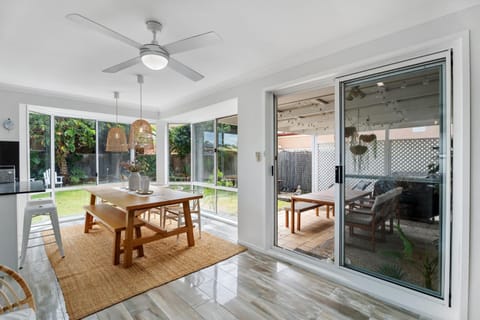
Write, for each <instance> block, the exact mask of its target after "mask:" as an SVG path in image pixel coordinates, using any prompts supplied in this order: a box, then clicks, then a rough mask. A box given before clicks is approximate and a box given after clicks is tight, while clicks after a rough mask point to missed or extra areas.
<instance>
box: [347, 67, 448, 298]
mask: <svg viewBox="0 0 480 320" xmlns="http://www.w3.org/2000/svg"><path fill="white" fill-rule="evenodd" d="M444 69H445V63H444V62H442V61H440V62H433V63H428V64H424V65H419V66H414V67H410V68H405V69H401V70H396V71H392V72H390V73H384V74H381V75H374V76H371V77H369V78H363V79H361V80H353V81H349V82H346V83H345V86H344V92H343V97H344V109H345V113H344V114H345V119H344V120H345V155H344V156H345V157H344V159H345V177H346V181H345V193H346V194H347V193H348V191H349V190H351V189H364V190H366V191H369V194H368V195H367V196H365V197H362V198H360V199H355V200H353V201H352V200H350V201H345V217H344V229H343V230H344V235H343V239H344V242H343V243H344V248H343V254H344V256H343V258H344V265H345V266H347V267H349V268H352V269H355V270H358V271H360V272H364V273H367V274H371V275H374V276H376V277H379V278H382V279H385V280H388V281H391V282H395V283H398V284H400V285H403V286H406V287H410V288H414V289H416V290H419V291H423V292H426V293H428V294H431V295H434V296H439V297H442V296H443V294H444V293H443V291H442V290H443V272H444V270H443V265H444V261H443V259H444V256H443V252H444V251H443V250H444V249H443V248H444V246H445V241H444V237H443V232H444V219H443V217H444V214H445V213H444V202H445V185H444V183H445V181H444V177H445V176H446V172H445V163H444V160H442V159H444V157H441V156H440V155H443V154H445V151H444V150H445V149H446V143H447V140H446V139H447V138H446V136H445V126H446V124H445V116H444V96H445V90H444V72H445V71H444Z"/></svg>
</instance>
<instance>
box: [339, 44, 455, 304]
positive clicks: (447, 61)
mask: <svg viewBox="0 0 480 320" xmlns="http://www.w3.org/2000/svg"><path fill="white" fill-rule="evenodd" d="M451 54H452V51H451V50H444V51H441V52H438V53H433V54H431V55H426V56H422V57H418V58H412V59H409V60H405V61H401V62H398V63H391V64H388V65H385V66H380V67H378V68H373V69H369V70H366V71H361V72H357V73H353V74H349V75H346V76H341V77H337V79H336V84H335V89H336V90H335V92H336V95H335V97H336V98H337V99H336V101H337V104H336V114H337V119H336V120H337V125H336V128H337V132H336V134H337V137H338V139H336V143H337V146H336V150H337V154H336V158H337V166H340V167H341V168H345V167H346V163H345V137H344V128H345V117H344V114H345V109H344V106H345V101H344V100H345V99H344V92H345V90H344V86H345V83H346V82H349V81H351V80H355V79H362V78H368V77H370V76H375V75H379V74H387V73H389V72H393V73H395V72H396V71H397V70H401V69H408V68H409V67H412V68H413V67H415V66H417V65H424V64H425V65H428V64H429V63H435V62H436V61H442V63H444V65H445V71H444V82H443V83H444V84H443V85H442V91H444V92H443V93H442V94H443V96H444V97H445V99H444V101H443V99H442V100H440V101H443V102H444V103H443V107H442V109H441V114H442V118H443V119H442V120H444V121H445V125H444V129H445V131H444V132H443V133H442V132H441V133H440V137H439V138H440V139H442V138H443V139H444V140H443V141H444V142H443V144H444V145H445V147H446V150H444V154H443V156H444V157H445V160H444V163H445V171H444V172H441V174H444V175H445V178H444V181H443V185H444V188H445V192H444V193H443V192H442V193H443V196H444V197H442V201H444V202H443V203H444V205H445V206H441V208H442V212H440V221H442V223H443V225H441V226H440V227H441V230H440V239H441V242H442V244H441V246H442V249H443V254H442V259H441V262H440V261H439V264H440V263H441V272H440V274H439V277H441V278H442V279H441V284H442V288H441V290H439V291H440V294H441V297H436V298H437V299H439V300H441V301H443V303H445V304H449V305H450V301H449V297H450V296H451V293H450V280H451V278H450V271H451V255H450V253H451V241H450V239H451V227H450V226H451V221H452V206H451V197H450V196H449V195H451V194H452V190H451V183H452V175H451V173H452V171H451V170H452V168H451V161H452V155H453V154H452V147H451V143H447V142H449V141H450V139H452V138H453V141H455V139H457V138H456V137H453V136H452V133H451V123H452V115H451V112H452V103H451V102H452V101H451V98H452V97H451V89H450V88H452V83H451V80H452V78H451V65H452V64H451ZM442 120H441V121H442ZM440 141H442V140H440ZM440 157H442V155H440ZM341 173H342V178H341V181H342V183H337V189H336V191H337V198H336V201H337V202H336V204H335V207H336V208H338V210H336V213H337V217H338V220H337V221H336V222H337V223H336V224H335V227H336V230H335V239H336V246H338V250H336V251H335V261H336V265H337V266H338V267H340V268H342V269H345V270H348V271H347V272H359V271H355V270H354V269H352V268H348V267H345V235H344V232H345V226H344V217H345V205H344V203H345V197H344V196H345V186H344V184H343V182H344V181H345V170H341ZM368 276H369V277H372V278H376V277H375V276H374V275H373V274H372V275H368ZM384 281H385V280H384ZM412 290H416V289H412ZM419 292H421V291H419Z"/></svg>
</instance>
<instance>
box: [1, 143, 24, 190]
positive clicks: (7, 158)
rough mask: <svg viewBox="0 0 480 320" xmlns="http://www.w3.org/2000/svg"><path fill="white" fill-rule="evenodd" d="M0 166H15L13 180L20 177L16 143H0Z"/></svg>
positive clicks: (18, 151) (18, 154)
mask: <svg viewBox="0 0 480 320" xmlns="http://www.w3.org/2000/svg"><path fill="white" fill-rule="evenodd" d="M0 166H15V180H16V181H18V179H19V177H20V149H19V143H18V141H0Z"/></svg>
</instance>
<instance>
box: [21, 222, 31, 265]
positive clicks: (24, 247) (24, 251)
mask: <svg viewBox="0 0 480 320" xmlns="http://www.w3.org/2000/svg"><path fill="white" fill-rule="evenodd" d="M31 227H32V216H31V215H30V214H25V216H24V217H23V236H22V252H21V254H20V266H19V267H20V269H21V268H23V264H24V263H25V256H26V254H27V246H28V238H29V237H30V228H31Z"/></svg>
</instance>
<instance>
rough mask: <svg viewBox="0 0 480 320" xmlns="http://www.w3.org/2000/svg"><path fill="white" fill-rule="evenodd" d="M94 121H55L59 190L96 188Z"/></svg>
mask: <svg viewBox="0 0 480 320" xmlns="http://www.w3.org/2000/svg"><path fill="white" fill-rule="evenodd" d="M95 134H96V132H95V121H94V120H84V119H76V118H65V117H55V172H56V173H57V179H56V183H57V185H58V186H73V185H82V184H96V182H97V171H96V155H95Z"/></svg>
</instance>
